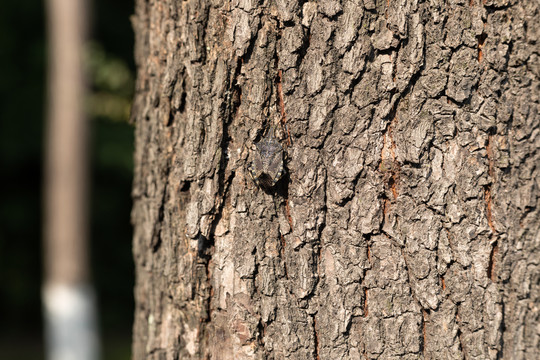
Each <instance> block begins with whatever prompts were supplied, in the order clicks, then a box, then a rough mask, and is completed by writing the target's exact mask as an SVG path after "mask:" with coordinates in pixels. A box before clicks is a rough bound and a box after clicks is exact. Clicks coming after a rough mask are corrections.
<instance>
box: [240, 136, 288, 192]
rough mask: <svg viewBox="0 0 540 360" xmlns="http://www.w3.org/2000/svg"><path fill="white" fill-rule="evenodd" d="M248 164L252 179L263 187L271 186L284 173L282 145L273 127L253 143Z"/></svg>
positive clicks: (268, 187)
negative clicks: (253, 147)
mask: <svg viewBox="0 0 540 360" xmlns="http://www.w3.org/2000/svg"><path fill="white" fill-rule="evenodd" d="M251 158H252V161H251V163H250V164H249V166H248V170H249V173H250V175H251V178H252V179H253V181H254V182H255V183H256V184H257V185H258V186H259V187H261V188H263V189H267V190H268V189H270V188H272V187H273V186H274V185H275V184H276V183H277V182H278V181H279V179H281V177H282V176H283V174H284V173H285V168H284V167H283V147H282V146H281V144H280V143H279V141H278V140H277V139H276V137H275V136H274V128H271V129H270V130H268V132H267V133H266V136H265V137H264V138H263V139H262V140H261V141H259V142H258V143H257V144H255V150H254V151H252V153H251Z"/></svg>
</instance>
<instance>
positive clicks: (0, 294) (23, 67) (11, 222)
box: [0, 0, 134, 359]
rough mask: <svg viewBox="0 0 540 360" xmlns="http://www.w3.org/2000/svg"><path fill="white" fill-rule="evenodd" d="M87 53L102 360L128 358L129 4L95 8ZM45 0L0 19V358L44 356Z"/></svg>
mask: <svg viewBox="0 0 540 360" xmlns="http://www.w3.org/2000/svg"><path fill="white" fill-rule="evenodd" d="M93 3H94V4H93V6H94V7H93V9H92V13H90V14H88V16H89V18H90V19H91V20H90V22H91V29H92V31H91V38H92V41H91V42H90V43H89V44H88V46H87V51H86V54H85V58H86V66H87V69H88V78H89V80H90V82H91V84H90V85H91V94H90V96H89V98H88V99H87V101H86V102H87V107H88V116H89V118H90V120H91V121H90V126H91V140H90V141H91V148H90V152H91V173H90V174H91V175H90V176H91V179H90V182H91V192H90V199H91V204H90V206H91V219H90V224H91V233H90V239H91V240H90V241H91V247H92V249H91V258H92V278H93V282H94V284H95V286H96V288H97V292H98V306H99V309H98V310H99V313H100V319H99V320H100V328H101V333H102V342H103V357H104V359H129V358H130V342H131V325H132V316H133V300H132V298H133V296H132V293H133V290H132V289H133V269H132V267H133V264H132V259H131V258H132V257H131V226H130V223H129V216H130V210H131V199H130V191H131V177H132V147H133V131H132V127H131V125H129V124H128V118H129V109H130V106H131V97H132V93H133V69H134V65H133V60H132V58H133V34H132V29H131V25H130V23H129V16H130V15H131V14H132V12H133V3H132V1H131V0H121V1H115V2H110V1H109V2H108V1H104V0H94V1H93ZM44 16H45V14H44V8H43V3H42V2H41V1H37V0H21V1H18V2H15V3H11V2H7V3H6V4H4V6H3V10H2V11H1V12H0V53H1V55H2V56H0V68H1V69H2V70H3V75H2V81H0V99H1V100H0V105H1V106H0V168H1V169H2V170H1V174H2V178H3V183H4V184H5V185H4V186H2V187H0V198H1V201H0V319H1V320H0V354H2V358H3V359H42V358H43V339H42V321H41V319H42V316H41V301H40V289H41V280H42V254H41V250H42V236H41V228H42V226H41V224H42V220H41V219H42V205H41V204H42V160H43V129H44V126H43V123H44V119H45V114H44V110H45V107H44V105H45V99H46V97H45V90H46V84H45V79H46V51H47V43H46V34H45V30H44V29H45V21H44V20H45V18H44Z"/></svg>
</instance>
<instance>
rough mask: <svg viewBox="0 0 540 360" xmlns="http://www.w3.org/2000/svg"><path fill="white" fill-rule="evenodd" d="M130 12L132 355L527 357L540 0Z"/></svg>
mask: <svg viewBox="0 0 540 360" xmlns="http://www.w3.org/2000/svg"><path fill="white" fill-rule="evenodd" d="M133 23H134V28H135V34H136V60H137V64H138V74H137V77H138V81H137V90H136V97H135V102H134V107H133V118H134V121H135V122H136V154H135V164H136V169H135V180H134V187H133V196H134V209H133V222H134V225H135V235H134V256H135V263H136V273H137V282H136V290H135V298H136V313H135V325H134V344H133V351H134V355H133V356H134V358H135V359H209V358H211V359H286V358H287V359H359V358H368V359H375V358H379V359H394V358H405V359H417V358H425V359H463V358H464V359H468V360H470V359H536V358H537V357H538V355H539V346H540V341H539V339H540V330H539V328H538V322H539V320H540V319H539V318H540V315H539V309H540V284H539V281H540V280H539V279H540V275H539V274H540V271H539V270H540V260H539V259H540V246H539V243H540V230H539V224H540V216H539V214H540V213H539V203H538V202H539V196H540V189H539V185H540V179H539V176H540V169H539V168H538V164H539V163H540V152H539V151H538V150H539V147H540V126H539V123H540V121H539V113H538V110H539V93H540V91H539V90H540V89H539V88H540V81H539V77H540V60H539V59H540V57H539V56H540V54H539V53H540V51H539V47H538V41H539V36H540V15H539V4H538V2H537V1H536V0H526V1H521V2H518V1H517V0H484V1H483V2H479V1H478V0H470V1H469V0H467V1H460V0H454V1H447V2H445V1H441V0H433V1H430V2H419V1H407V0H400V1H390V0H363V1H360V0H356V1H335V0H328V1H318V2H315V1H285V0H277V1H266V0H260V1H255V0H251V1H249V0H235V1H223V0H213V1H205V0H187V1H173V0H161V1H157V0H149V1H144V0H138V1H137V3H136V15H135V16H134V18H133ZM272 126H276V127H277V130H278V131H277V132H278V135H279V136H280V139H281V142H282V144H283V146H284V148H285V150H286V153H287V156H286V167H287V170H288V173H287V175H286V176H285V178H284V179H282V180H281V181H280V182H279V183H278V184H277V185H276V187H275V188H274V189H273V190H272V191H263V190H262V189H260V188H258V187H257V186H256V185H255V184H254V183H253V182H252V181H251V179H250V177H249V175H248V171H247V170H246V166H247V164H248V161H249V158H250V151H251V150H250V149H251V148H252V146H253V144H254V143H256V142H257V141H258V140H260V138H261V136H262V135H263V134H264V131H265V130H266V129H268V128H270V127H272Z"/></svg>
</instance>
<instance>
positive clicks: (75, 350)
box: [42, 284, 99, 360]
mask: <svg viewBox="0 0 540 360" xmlns="http://www.w3.org/2000/svg"><path fill="white" fill-rule="evenodd" d="M42 297H43V307H44V320H45V340H46V345H47V359H49V360H97V359H98V356H99V339H98V331H97V321H96V313H97V311H96V297H95V293H94V289H93V288H92V287H91V286H90V285H88V284H79V285H69V284H48V285H45V286H44V287H43V293H42Z"/></svg>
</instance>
